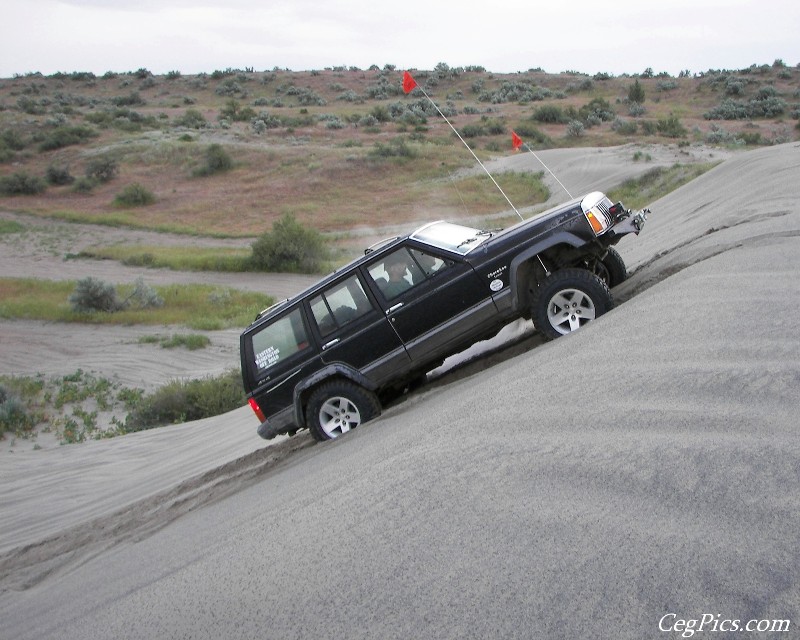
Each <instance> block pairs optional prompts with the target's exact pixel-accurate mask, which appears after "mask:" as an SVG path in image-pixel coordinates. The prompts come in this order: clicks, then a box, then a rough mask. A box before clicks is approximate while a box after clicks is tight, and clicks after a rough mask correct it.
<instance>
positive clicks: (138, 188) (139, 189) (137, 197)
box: [114, 182, 156, 207]
mask: <svg viewBox="0 0 800 640" xmlns="http://www.w3.org/2000/svg"><path fill="white" fill-rule="evenodd" d="M155 201H156V197H155V196H154V195H153V193H152V192H151V191H149V190H148V189H147V188H145V187H143V186H142V185H141V184H139V183H138V182H134V183H133V184H129V185H128V186H127V187H125V188H124V189H123V190H122V191H120V192H119V193H118V194H117V195H116V197H115V198H114V206H117V207H145V206H147V205H149V204H153V203H154V202H155Z"/></svg>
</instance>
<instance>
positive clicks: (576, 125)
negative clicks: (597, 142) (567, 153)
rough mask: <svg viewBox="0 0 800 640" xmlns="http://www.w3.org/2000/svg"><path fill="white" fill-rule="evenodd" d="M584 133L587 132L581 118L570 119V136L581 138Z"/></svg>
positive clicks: (568, 126)
mask: <svg viewBox="0 0 800 640" xmlns="http://www.w3.org/2000/svg"><path fill="white" fill-rule="evenodd" d="M584 133H586V131H585V127H584V126H583V122H581V121H580V120H570V121H569V123H568V124H567V137H568V138H580V137H581V136H583V135H584Z"/></svg>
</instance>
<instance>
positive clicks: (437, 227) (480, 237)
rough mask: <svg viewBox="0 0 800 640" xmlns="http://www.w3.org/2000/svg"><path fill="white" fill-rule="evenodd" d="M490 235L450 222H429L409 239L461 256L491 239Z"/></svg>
mask: <svg viewBox="0 0 800 640" xmlns="http://www.w3.org/2000/svg"><path fill="white" fill-rule="evenodd" d="M491 235H492V234H491V233H489V232H487V231H481V230H480V229H473V228H472V227H464V226H461V225H460V224H453V223H452V222H431V223H430V224H428V225H425V226H424V227H422V228H421V229H418V230H417V231H415V232H414V233H413V234H411V237H412V238H413V239H414V240H418V241H419V242H424V243H425V244H429V245H431V246H433V247H439V248H440V249H446V250H447V251H455V252H456V253H460V254H461V255H462V256H463V255H466V254H468V253H469V252H470V251H472V250H473V249H474V248H475V247H477V246H478V245H480V244H481V243H482V242H483V241H484V240H486V239H488V238H489V237H491Z"/></svg>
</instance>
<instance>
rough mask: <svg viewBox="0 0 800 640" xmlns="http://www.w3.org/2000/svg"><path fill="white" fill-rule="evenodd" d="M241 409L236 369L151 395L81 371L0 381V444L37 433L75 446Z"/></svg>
mask: <svg viewBox="0 0 800 640" xmlns="http://www.w3.org/2000/svg"><path fill="white" fill-rule="evenodd" d="M173 338H174V337H173ZM177 341H178V342H180V339H177ZM175 346H177V345H175ZM244 403H245V398H244V392H243V391H242V385H241V377H240V374H239V372H238V371H237V370H234V369H231V370H229V371H226V372H225V373H223V374H221V375H219V376H208V377H206V378H202V379H197V380H188V381H184V380H174V381H172V382H170V383H169V384H167V385H165V386H163V387H161V388H159V389H157V390H155V391H153V392H152V393H149V394H145V393H144V392H143V391H142V390H141V389H138V388H131V387H126V386H123V385H121V384H120V383H119V382H116V381H114V380H110V379H108V378H104V377H99V376H96V375H94V374H92V373H89V372H86V371H83V370H82V369H77V370H75V371H74V372H73V373H70V374H67V375H63V376H45V375H42V374H39V375H35V376H0V438H2V437H6V438H13V439H20V438H21V439H35V436H36V434H37V432H38V431H41V432H43V433H49V434H52V435H54V436H55V437H56V438H57V439H58V441H59V442H60V443H61V444H74V443H78V442H85V441H86V440H98V439H101V438H111V437H114V436H118V435H123V434H126V433H131V432H133V431H142V430H145V429H152V428H154V427H160V426H164V425H168V424H175V423H178V422H184V421H186V420H198V419H200V418H205V417H208V416H214V415H219V414H220V413H225V412H226V411H231V410H233V409H236V408H238V407H241V406H242V405H243V404H244ZM35 446H36V445H34V447H35Z"/></svg>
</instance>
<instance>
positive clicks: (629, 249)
mask: <svg viewBox="0 0 800 640" xmlns="http://www.w3.org/2000/svg"><path fill="white" fill-rule="evenodd" d="M559 177H561V176H559ZM562 179H563V178H562ZM799 198H800V146H798V145H797V144H794V143H793V144H789V145H783V146H779V147H774V148H768V149H761V150H757V151H751V152H748V153H745V154H740V155H736V156H734V157H732V158H731V159H729V160H727V161H726V162H725V163H724V164H723V165H721V166H720V167H718V168H716V169H715V170H713V171H712V172H710V173H708V174H706V175H705V176H703V177H702V178H700V179H699V180H697V181H695V182H693V183H692V184H690V185H688V186H686V187H684V188H682V189H680V190H679V191H677V192H675V193H673V194H671V195H670V196H668V197H666V198H663V199H662V200H660V201H658V202H656V203H654V204H653V210H654V213H653V215H652V216H651V219H650V221H649V222H648V225H647V227H646V229H645V231H644V233H643V234H641V236H639V237H638V238H626V239H625V240H623V242H622V243H621V245H620V247H619V248H620V251H621V253H623V255H624V256H625V257H626V259H627V261H628V263H629V265H630V266H631V268H632V269H633V270H635V273H634V275H633V277H632V278H631V279H630V280H629V281H628V282H627V283H626V284H625V285H623V286H622V287H619V288H618V291H617V292H616V294H617V297H619V298H621V299H625V300H626V302H625V303H624V304H622V305H621V306H620V307H619V308H617V309H616V310H615V311H614V312H613V313H611V314H609V315H607V316H606V317H604V318H603V319H601V320H600V321H598V322H595V323H593V324H592V325H590V326H589V327H587V328H586V329H585V330H583V331H581V332H580V333H578V334H576V335H574V336H570V337H568V338H565V339H561V340H558V341H555V342H552V343H548V344H545V345H543V346H540V347H538V348H536V349H533V350H531V351H530V352H527V353H524V354H521V355H518V356H516V357H514V358H512V359H509V360H507V361H505V362H502V363H500V364H498V365H496V366H494V367H492V368H490V369H487V370H486V371H484V372H482V373H480V374H478V375H475V376H472V377H470V378H467V379H463V380H460V381H457V382H453V383H451V384H445V385H442V386H438V387H434V388H432V389H429V390H427V391H424V392H423V393H421V394H418V395H416V396H414V397H412V398H410V399H409V400H408V401H407V402H405V403H403V404H401V405H399V406H396V407H394V408H392V409H390V410H389V411H387V412H386V414H385V415H384V416H383V417H382V418H381V419H380V420H378V421H376V422H374V423H372V424H371V425H370V426H369V427H364V428H363V429H359V430H357V431H356V432H354V433H353V434H352V435H350V436H348V437H347V438H343V439H341V440H339V441H336V442H333V443H329V444H327V445H324V446H312V447H309V446H307V445H308V439H307V438H306V439H303V438H302V436H301V437H299V438H294V439H290V440H285V441H282V442H279V443H278V444H277V446H276V447H265V446H264V443H262V442H259V441H257V440H254V439H252V438H251V437H250V434H252V431H251V429H252V426H253V425H252V419H250V418H249V417H248V416H247V415H246V411H247V410H244V409H243V410H240V411H237V412H234V413H233V414H229V415H227V416H222V417H220V418H217V419H213V420H207V421H202V422H201V423H196V424H193V425H181V426H178V427H171V428H166V429H162V430H158V431H154V432H149V433H141V434H133V435H131V436H126V437H125V438H118V439H115V440H110V441H106V442H95V443H89V444H87V445H82V446H80V447H62V448H60V449H56V450H53V451H40V452H23V453H18V454H17V453H15V454H13V456H11V455H6V456H5V458H4V460H3V464H2V466H0V484H2V486H3V488H4V490H3V494H2V497H0V527H2V528H0V541H1V542H2V546H1V547H0V550H2V552H4V554H3V555H2V556H0V589H2V591H0V619H2V620H3V627H2V630H0V637H3V638H5V637H8V638H51V637H52V638H56V637H58V638H82V639H86V638H105V637H126V638H155V637H159V638H161V637H185V638H200V637H209V638H219V637H228V638H253V637H273V638H293V637H351V638H352V637H356V638H375V637H381V638H410V637H418V638H422V637H436V638H445V637H446V638H490V637H491V638H530V637H553V638H561V637H563V638H568V637H569V638H574V637H608V638H612V637H613V638H643V637H673V636H674V635H676V634H666V633H662V632H660V631H659V628H658V624H659V620H660V619H661V618H662V617H663V616H664V615H665V614H668V613H675V614H676V615H677V617H680V618H699V617H700V616H702V615H703V614H704V613H709V614H711V615H712V616H715V615H719V616H720V618H718V620H719V619H727V618H730V619H737V620H740V621H741V622H742V624H744V623H745V622H747V620H749V619H751V618H753V619H762V618H770V619H787V620H791V624H792V627H791V633H788V634H786V633H784V634H781V637H795V636H796V634H797V629H798V628H800V604H799V603H800V555H798V549H800V544H798V543H799V542H800V535H799V534H798V531H800V440H798V437H797V418H796V413H797V406H798V393H797V388H798V383H800V365H798V362H800V342H798V340H797V335H798V329H800V285H798V281H797V274H798V273H799V272H800V205H798V204H797V203H798V199H799ZM248 432H249V433H248ZM289 447H294V448H300V449H302V451H294V452H290V451H286V449H288V448H289ZM287 454H291V455H288V458H285V459H284V461H283V462H280V463H279V464H274V461H275V460H277V459H280V458H281V457H283V456H285V455H287ZM124 505H130V506H129V507H128V508H124V509H118V508H119V507H122V506H124ZM200 507H204V508H200ZM177 516H181V517H177ZM92 519H94V520H92ZM35 541H39V543H38V544H35V545H31V546H29V547H21V546H20V545H23V544H25V543H30V542H35ZM714 636H715V637H725V634H721V633H720V634H714ZM748 636H749V634H742V633H739V634H735V637H748Z"/></svg>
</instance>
